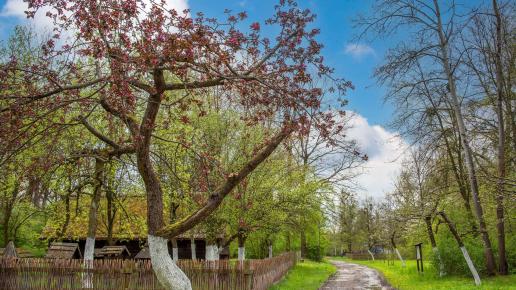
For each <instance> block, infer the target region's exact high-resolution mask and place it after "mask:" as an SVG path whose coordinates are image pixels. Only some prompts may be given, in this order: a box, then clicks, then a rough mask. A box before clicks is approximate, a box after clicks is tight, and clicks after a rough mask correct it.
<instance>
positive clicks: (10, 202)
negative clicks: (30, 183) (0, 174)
mask: <svg viewBox="0 0 516 290" xmlns="http://www.w3.org/2000/svg"><path fill="white" fill-rule="evenodd" d="M19 190H20V182H19V181H18V180H16V181H15V183H14V188H13V191H12V192H11V198H9V199H6V200H4V201H3V202H5V206H4V219H3V228H4V233H3V235H4V247H7V244H8V243H9V223H10V221H11V217H12V214H13V209H14V204H15V203H16V198H17V197H18V193H19Z"/></svg>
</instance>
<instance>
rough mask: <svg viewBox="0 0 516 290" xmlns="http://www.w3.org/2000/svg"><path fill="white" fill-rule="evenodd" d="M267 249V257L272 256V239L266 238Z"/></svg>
mask: <svg viewBox="0 0 516 290" xmlns="http://www.w3.org/2000/svg"><path fill="white" fill-rule="evenodd" d="M267 249H268V250H269V255H268V257H269V259H270V258H272V256H273V255H272V240H267Z"/></svg>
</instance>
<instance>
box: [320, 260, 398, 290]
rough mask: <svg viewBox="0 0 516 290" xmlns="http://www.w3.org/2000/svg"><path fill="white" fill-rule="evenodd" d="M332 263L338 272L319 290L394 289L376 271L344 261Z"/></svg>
mask: <svg viewBox="0 0 516 290" xmlns="http://www.w3.org/2000/svg"><path fill="white" fill-rule="evenodd" d="M331 263H332V264H333V265H335V266H336V267H337V272H336V273H335V274H334V275H333V276H331V277H330V278H328V280H327V281H326V283H324V285H323V286H322V287H321V288H319V290H358V289H374V290H392V289H394V288H392V287H391V286H390V285H389V284H388V283H387V281H386V280H385V278H383V276H382V275H381V274H380V273H378V271H376V270H373V269H371V268H368V267H366V266H361V265H357V264H351V263H346V262H342V261H331Z"/></svg>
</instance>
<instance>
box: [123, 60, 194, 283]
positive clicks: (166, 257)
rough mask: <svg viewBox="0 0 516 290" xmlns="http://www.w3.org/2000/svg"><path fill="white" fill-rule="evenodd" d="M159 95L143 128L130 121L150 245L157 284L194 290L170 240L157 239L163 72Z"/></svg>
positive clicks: (156, 79)
mask: <svg viewBox="0 0 516 290" xmlns="http://www.w3.org/2000/svg"><path fill="white" fill-rule="evenodd" d="M153 78H154V85H155V88H156V93H155V94H151V95H149V100H148V102H147V108H146V110H145V113H144V116H143V117H142V123H141V125H140V126H137V125H136V124H133V123H131V120H130V119H127V120H126V122H127V123H128V127H130V128H131V134H132V135H133V139H134V140H135V141H134V142H135V144H136V145H137V146H136V163H137V166H138V172H139V173H140V176H141V177H142V179H143V183H144V184H145V192H146V194H147V230H148V237H147V242H148V244H149V253H150V258H151V263H152V269H153V270H154V273H155V274H156V277H157V278H158V281H159V282H160V283H161V285H162V286H163V287H164V288H165V289H172V290H191V289H192V285H191V283H190V280H189V279H188V277H187V276H186V275H185V273H184V272H183V271H181V269H180V268H179V267H178V266H177V265H176V264H175V263H174V261H173V260H172V259H171V258H170V254H169V253H168V246H167V239H165V238H162V237H160V236H158V235H157V233H158V231H159V230H161V229H162V227H163V226H164V220H163V190H162V188H161V183H160V181H159V179H158V177H157V175H156V172H155V171H154V168H153V167H152V161H151V159H150V143H151V136H152V131H153V129H154V124H155V121H156V117H157V115H158V111H159V107H160V105H161V98H162V94H163V91H164V83H165V78H164V76H163V71H160V70H155V71H154V72H153Z"/></svg>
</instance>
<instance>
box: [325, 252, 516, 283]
mask: <svg viewBox="0 0 516 290" xmlns="http://www.w3.org/2000/svg"><path fill="white" fill-rule="evenodd" d="M331 259H335V260H344V261H347V262H350V263H355V264H360V265H365V266H368V267H371V268H374V269H377V270H379V271H380V272H382V273H383V275H384V276H385V278H386V279H387V281H389V283H390V284H391V285H392V286H393V287H395V288H396V289H399V290H412V289H418V290H419V289H421V290H430V289H432V290H433V289H447V290H452V289H453V290H466V289H475V290H488V289H489V290H516V275H509V276H496V277H482V278H481V280H482V285H481V286H479V287H477V286H475V283H474V281H473V278H472V277H466V276H464V277H461V276H445V277H439V274H438V273H437V271H436V270H435V269H434V268H433V267H432V265H431V264H430V263H428V262H427V263H425V265H424V266H425V272H424V273H420V274H418V273H417V268H416V267H417V266H416V261H415V260H408V261H406V263H407V266H406V267H405V268H403V267H402V266H401V262H400V261H394V265H392V264H390V265H388V264H387V262H386V261H384V260H377V261H356V260H349V259H346V258H333V257H332V258H331Z"/></svg>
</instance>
